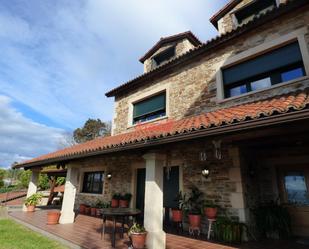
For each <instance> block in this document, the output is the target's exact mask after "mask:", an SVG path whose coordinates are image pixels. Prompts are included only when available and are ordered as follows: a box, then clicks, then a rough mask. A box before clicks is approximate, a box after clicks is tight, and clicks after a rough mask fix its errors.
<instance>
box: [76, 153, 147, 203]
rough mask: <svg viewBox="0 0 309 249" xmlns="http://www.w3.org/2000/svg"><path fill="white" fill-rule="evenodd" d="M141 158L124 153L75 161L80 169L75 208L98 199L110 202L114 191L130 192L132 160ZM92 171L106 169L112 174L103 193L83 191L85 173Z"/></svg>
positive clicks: (105, 170) (105, 183)
mask: <svg viewBox="0 0 309 249" xmlns="http://www.w3.org/2000/svg"><path fill="white" fill-rule="evenodd" d="M139 160H141V158H140V157H138V156H136V155H134V154H132V155H131V154H128V153H122V154H121V155H118V154H116V155H115V156H110V155H108V156H107V155H106V156H96V157H90V158H86V159H82V160H78V161H76V162H74V163H73V164H74V166H75V167H77V168H78V170H79V185H78V186H77V195H76V201H75V208H77V207H78V206H79V204H81V203H87V204H89V205H94V204H95V203H96V202H97V201H98V200H102V201H105V202H109V201H110V200H111V197H112V195H113V194H114V193H127V192H130V190H131V184H132V182H131V178H132V171H131V162H132V161H135V162H136V161H139ZM90 171H104V172H105V173H111V174H112V179H110V180H108V179H104V185H103V193H102V194H89V193H82V183H83V174H84V172H90Z"/></svg>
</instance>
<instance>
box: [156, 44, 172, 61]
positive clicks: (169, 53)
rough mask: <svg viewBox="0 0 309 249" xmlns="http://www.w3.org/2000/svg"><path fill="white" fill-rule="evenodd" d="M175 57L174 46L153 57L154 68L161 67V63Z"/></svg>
mask: <svg viewBox="0 0 309 249" xmlns="http://www.w3.org/2000/svg"><path fill="white" fill-rule="evenodd" d="M174 56H175V46H173V47H170V48H167V49H165V50H164V51H162V52H161V53H159V54H158V55H156V56H154V57H153V61H154V62H155V64H156V66H159V65H161V64H162V63H163V62H165V61H168V60H170V59H171V58H172V57H174Z"/></svg>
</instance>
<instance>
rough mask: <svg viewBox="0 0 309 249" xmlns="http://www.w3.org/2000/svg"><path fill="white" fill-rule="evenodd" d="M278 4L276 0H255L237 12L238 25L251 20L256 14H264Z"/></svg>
mask: <svg viewBox="0 0 309 249" xmlns="http://www.w3.org/2000/svg"><path fill="white" fill-rule="evenodd" d="M275 6H276V1H275V0H255V1H253V2H252V3H250V4H248V5H245V6H244V7H243V8H241V9H239V10H237V11H236V12H235V17H236V19H237V22H238V25H242V24H245V23H247V22H249V21H251V20H252V19H253V18H254V17H255V16H257V15H259V14H263V13H265V12H267V11H268V10H271V9H272V8H274V7H275Z"/></svg>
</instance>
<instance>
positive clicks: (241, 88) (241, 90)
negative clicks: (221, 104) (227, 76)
mask: <svg viewBox="0 0 309 249" xmlns="http://www.w3.org/2000/svg"><path fill="white" fill-rule="evenodd" d="M246 92H247V86H246V85H241V86H237V87H233V88H231V89H230V90H229V93H230V94H229V96H230V97H233V96H238V95H241V94H243V93H246Z"/></svg>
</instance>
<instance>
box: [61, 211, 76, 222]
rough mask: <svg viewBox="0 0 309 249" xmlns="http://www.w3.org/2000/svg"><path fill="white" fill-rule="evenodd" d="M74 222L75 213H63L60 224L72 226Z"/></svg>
mask: <svg viewBox="0 0 309 249" xmlns="http://www.w3.org/2000/svg"><path fill="white" fill-rule="evenodd" d="M74 220H75V213H74V212H61V216H60V219H59V223H60V224H70V223H73V222H74Z"/></svg>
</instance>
